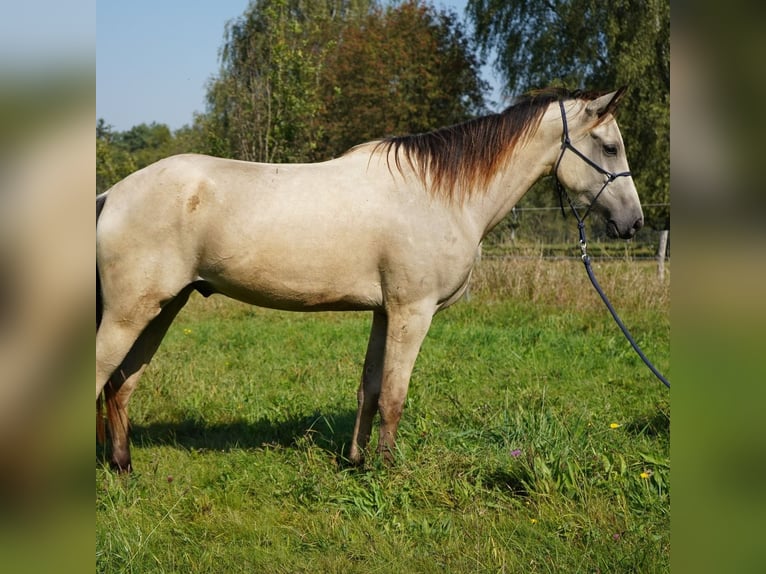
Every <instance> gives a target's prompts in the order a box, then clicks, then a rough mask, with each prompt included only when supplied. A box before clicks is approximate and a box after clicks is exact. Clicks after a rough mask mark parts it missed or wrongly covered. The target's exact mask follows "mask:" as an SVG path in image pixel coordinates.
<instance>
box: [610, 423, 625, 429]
mask: <svg viewBox="0 0 766 574" xmlns="http://www.w3.org/2000/svg"><path fill="white" fill-rule="evenodd" d="M621 426H622V425H621V424H620V423H611V424H610V425H609V428H610V429H618V428H620V427H621Z"/></svg>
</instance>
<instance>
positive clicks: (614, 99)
mask: <svg viewBox="0 0 766 574" xmlns="http://www.w3.org/2000/svg"><path fill="white" fill-rule="evenodd" d="M626 90H627V87H626V86H623V87H621V88H620V89H619V90H615V91H614V92H609V93H608V94H604V95H603V96H600V97H598V98H596V99H595V100H591V101H590V102H589V103H588V105H587V106H586V107H585V110H586V111H587V112H588V114H590V115H593V116H596V117H599V118H600V117H603V116H605V115H606V114H609V113H612V112H614V110H615V108H616V107H617V104H618V103H619V102H620V100H621V99H622V96H624V95H625V91H626Z"/></svg>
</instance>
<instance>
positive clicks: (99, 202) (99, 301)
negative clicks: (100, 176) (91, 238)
mask: <svg viewBox="0 0 766 574" xmlns="http://www.w3.org/2000/svg"><path fill="white" fill-rule="evenodd" d="M104 204H106V193H102V194H101V195H97V196H96V229H98V218H99V216H100V215H101V212H102V211H103V209H104ZM103 313H104V301H103V298H102V297H101V277H99V273H98V259H96V329H98V327H99V325H101V315H103Z"/></svg>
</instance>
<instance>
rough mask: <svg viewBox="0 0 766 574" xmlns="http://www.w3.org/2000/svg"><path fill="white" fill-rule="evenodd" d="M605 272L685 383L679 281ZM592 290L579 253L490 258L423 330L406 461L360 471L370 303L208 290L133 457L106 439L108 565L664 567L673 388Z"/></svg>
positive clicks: (156, 371)
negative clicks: (126, 467)
mask: <svg viewBox="0 0 766 574" xmlns="http://www.w3.org/2000/svg"><path fill="white" fill-rule="evenodd" d="M596 272H597V273H598V274H599V280H600V281H601V282H602V284H603V285H604V287H605V288H606V289H607V291H608V292H609V294H610V296H613V299H614V303H615V305H616V306H617V308H618V310H619V311H620V312H621V314H622V315H623V319H624V320H625V322H626V323H627V325H628V326H629V328H630V329H631V330H632V331H633V332H634V334H635V335H636V337H637V338H638V339H639V342H640V343H641V344H642V346H643V347H644V350H645V352H646V353H647V354H648V355H649V356H650V358H652V359H653V360H654V361H655V362H656V364H657V366H658V367H659V368H660V370H661V371H663V372H664V373H665V374H666V375H667V376H668V377H669V378H672V377H670V375H671V373H670V372H669V305H668V300H667V291H668V285H667V284H666V285H658V284H657V283H656V279H655V278H654V268H653V266H652V265H651V264H639V263H636V262H614V263H609V264H605V265H601V266H600V267H599V268H597V269H596ZM610 288H611V289H612V290H610ZM595 297H596V296H595V294H593V293H591V291H590V289H589V284H588V283H587V278H585V276H584V272H583V271H582V269H581V268H580V266H579V265H578V264H577V263H576V262H575V263H572V262H545V261H542V260H537V261H528V262H521V263H517V264H513V263H512V262H483V263H482V264H481V266H480V268H479V269H478V270H477V273H476V277H475V282H474V285H473V288H472V296H471V299H470V301H469V302H461V303H459V304H458V305H456V306H454V307H453V308H451V309H449V310H447V311H445V312H444V313H442V314H440V315H438V316H437V317H436V318H435V320H434V324H433V326H432V328H431V332H430V333H429V335H428V337H427V339H426V342H425V344H424V345H423V349H422V351H421V354H420V357H419V359H418V362H417V364H416V366H415V371H414V373H413V377H412V384H411V387H410V393H409V396H408V400H407V405H406V408H405V412H404V415H403V417H402V424H401V428H400V439H399V452H398V454H397V459H396V462H395V463H394V464H393V465H392V466H390V467H386V466H383V465H382V464H381V463H380V462H379V461H376V460H373V461H371V462H369V463H368V464H367V466H366V467H365V468H362V469H356V468H353V467H350V466H348V464H346V461H345V459H344V455H345V453H346V452H347V448H348V444H349V441H350V439H351V431H352V427H353V419H354V414H355V407H356V398H355V396H356V395H355V393H356V388H357V384H358V380H359V374H360V372H361V365H362V361H363V355H364V350H365V346H366V337H367V332H368V329H369V322H370V317H369V316H368V314H353V313H348V314H331V313H326V314H325V313H322V314H305V315H302V314H289V313H281V312H275V311H269V310H264V309H258V308H254V307H248V306H245V305H241V304H238V303H235V302H232V301H228V300H225V299H222V298H215V297H214V298H211V299H210V300H203V299H202V298H200V297H195V298H193V299H192V301H191V302H190V304H189V305H188V307H187V309H185V310H184V312H182V313H181V315H180V316H179V318H178V319H177V320H176V323H175V324H174V326H173V328H172V329H171V331H170V333H169V334H168V336H167V338H166V341H165V343H164V345H163V347H162V348H161V349H160V352H159V353H158V355H157V356H156V357H155V360H154V362H153V363H152V366H151V367H150V369H149V370H148V371H147V374H146V375H145V377H144V379H143V380H142V381H141V384H140V385H139V388H138V390H137V391H136V393H135V394H134V397H133V400H132V402H131V415H132V423H133V463H134V467H135V469H136V470H135V472H134V473H133V474H132V475H131V476H127V477H123V476H117V475H114V474H112V473H111V472H109V471H108V470H106V469H105V468H104V467H103V466H102V464H101V461H102V457H103V452H102V450H101V449H100V448H98V449H97V464H96V521H97V527H96V565H97V570H98V571H99V572H182V573H194V572H342V573H350V572H364V573H368V572H394V573H397V574H403V573H409V572H633V571H640V572H667V571H668V570H669V525H670V514H669V508H670V494H669V492H670V470H669V466H670V459H669V442H670V430H669V429H670V424H669V419H670V402H669V393H668V392H667V391H666V390H665V389H664V387H662V385H660V384H659V383H658V382H657V381H656V380H655V379H653V376H652V375H651V373H650V372H649V371H648V370H647V369H646V368H645V367H644V366H643V364H642V363H641V362H640V360H639V359H638V357H636V356H635V354H634V353H633V351H632V350H631V349H630V347H629V346H628V344H627V342H626V341H625V340H624V339H623V338H622V335H621V333H620V332H619V330H618V329H617V327H616V326H615V325H614V324H613V323H612V322H611V318H610V317H609V316H608V314H607V313H606V311H605V310H604V309H603V308H601V307H600V306H599V305H600V303H599V302H598V300H597V299H595ZM612 423H616V424H617V425H619V426H618V427H616V428H612V427H611V426H610V425H611V424H612ZM642 473H643V474H642Z"/></svg>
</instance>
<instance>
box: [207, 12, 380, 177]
mask: <svg viewBox="0 0 766 574" xmlns="http://www.w3.org/2000/svg"><path fill="white" fill-rule="evenodd" d="M368 4H369V2H345V1H342V0H329V1H328V2H314V1H311V0H255V1H254V2H252V3H251V4H250V5H249V6H248V8H247V9H246V10H245V13H244V14H243V15H242V16H241V17H239V18H236V19H234V20H232V21H230V22H229V23H228V24H227V25H226V31H225V35H224V45H223V47H222V49H221V71H220V73H219V75H218V77H217V78H216V79H214V80H213V81H212V82H211V84H210V86H209V88H208V96H207V100H208V124H207V125H208V127H209V132H208V134H209V137H210V139H211V147H212V149H213V151H214V152H215V153H216V154H218V155H225V156H229V157H237V158H240V159H245V160H250V161H266V162H289V161H300V160H303V159H306V158H307V157H309V156H310V155H311V152H312V150H313V148H314V146H315V145H316V141H317V140H318V139H319V130H320V129H321V128H320V127H319V126H318V125H317V122H316V121H315V120H316V117H317V115H318V113H319V110H320V106H321V99H320V97H319V85H320V77H321V76H320V73H321V69H322V62H323V60H324V58H325V54H326V52H327V51H328V50H330V49H332V47H333V46H334V41H333V39H332V38H333V33H334V31H335V30H336V29H337V27H338V22H342V21H343V20H344V19H345V18H347V17H349V15H351V14H353V13H354V12H355V11H357V10H362V11H365V10H366V8H367V6H368Z"/></svg>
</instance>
